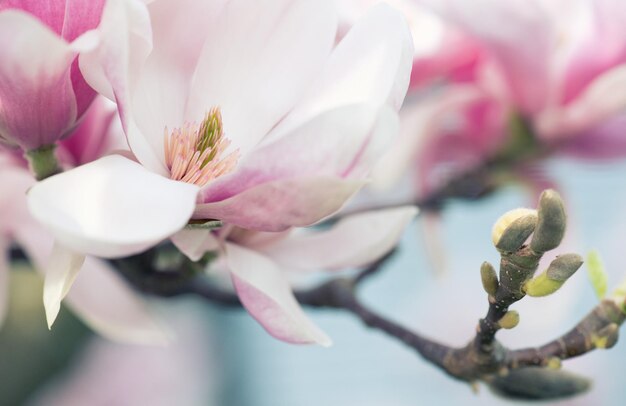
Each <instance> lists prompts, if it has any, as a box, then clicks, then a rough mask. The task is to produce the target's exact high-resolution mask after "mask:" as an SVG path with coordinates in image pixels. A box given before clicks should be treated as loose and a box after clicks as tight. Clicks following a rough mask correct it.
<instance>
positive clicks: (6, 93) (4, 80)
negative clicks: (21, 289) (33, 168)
mask: <svg viewBox="0 0 626 406" xmlns="http://www.w3.org/2000/svg"><path fill="white" fill-rule="evenodd" d="M75 56H76V54H75V52H74V51H73V50H72V49H71V48H70V46H69V45H68V44H67V43H66V42H65V41H63V40H62V39H61V38H60V37H58V36H56V35H55V34H54V33H53V32H52V31H50V30H49V29H48V28H47V27H45V26H44V25H42V24H41V23H40V22H39V21H37V20H36V19H35V18H34V17H32V16H31V15H29V14H26V13H24V12H21V11H17V10H7V11H3V12H0V60H2V63H1V64H0V138H4V139H5V140H7V141H9V142H10V143H13V144H18V145H20V146H21V147H22V148H24V149H27V150H31V149H35V148H38V147H40V146H43V145H50V144H53V143H54V142H55V141H56V140H58V139H59V138H61V137H62V136H63V135H65V134H66V133H67V131H68V130H69V129H70V128H71V126H72V125H73V124H74V121H75V120H76V99H75V97H74V92H73V89H72V81H71V76H70V70H71V69H70V68H71V64H72V61H73V60H74V57H75Z"/></svg>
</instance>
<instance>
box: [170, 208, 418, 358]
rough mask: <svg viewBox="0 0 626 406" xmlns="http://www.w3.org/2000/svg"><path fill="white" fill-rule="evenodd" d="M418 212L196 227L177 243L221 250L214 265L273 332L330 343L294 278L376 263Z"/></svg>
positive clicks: (195, 249) (196, 254)
mask: <svg viewBox="0 0 626 406" xmlns="http://www.w3.org/2000/svg"><path fill="white" fill-rule="evenodd" d="M416 213H417V210H416V209H415V208H414V207H402V208H397V209H389V210H381V211H376V212H368V213H362V214H357V215H353V216H349V217H346V218H344V219H342V220H341V221H339V222H338V223H336V224H335V225H334V226H333V227H331V228H329V229H326V230H311V229H291V230H288V231H285V232H282V233H268V232H259V231H250V230H245V229H242V228H238V227H227V228H224V229H221V230H217V231H208V230H197V229H196V230H193V229H192V230H184V231H181V232H179V233H177V234H176V235H175V236H174V237H173V238H172V241H173V242H174V244H176V246H177V247H178V248H179V249H180V250H181V251H182V252H184V253H185V254H186V255H187V256H188V257H189V258H190V259H191V260H194V261H197V260H199V259H200V258H201V257H202V256H203V255H204V254H205V253H206V252H214V253H216V254H217V255H218V259H217V260H216V262H215V263H213V264H211V267H212V268H214V267H217V268H224V269H223V270H225V271H227V272H229V273H230V278H231V280H232V283H233V286H234V288H235V290H236V292H237V295H238V296H239V299H240V300H241V302H242V304H243V305H244V307H245V308H246V309H247V310H248V312H249V313H250V314H251V315H252V316H253V317H254V318H255V319H256V320H257V321H258V322H259V323H260V324H261V325H262V326H263V327H264V328H265V329H266V330H267V332H268V333H270V334H271V335H272V336H274V337H276V338H278V339H280V340H283V341H287V342H291V343H297V344H308V343H317V344H320V345H324V346H328V345H330V344H331V341H330V338H328V336H327V335H326V334H325V333H324V332H322V331H321V330H320V329H319V328H318V327H317V326H315V325H314V324H313V323H312V322H311V321H310V320H309V318H307V317H306V316H305V314H304V312H303V311H302V309H301V308H300V305H299V304H298V302H297V301H296V299H295V298H294V296H293V293H292V292H291V287H290V283H289V280H290V279H294V278H295V277H297V276H303V275H305V274H307V273H311V272H314V271H327V272H328V271H339V270H345V269H349V268H355V267H362V266H365V265H367V264H369V263H371V262H373V261H375V260H376V259H378V258H380V257H381V256H383V255H384V254H386V253H387V252H389V251H390V250H392V249H393V247H395V246H396V244H397V243H398V240H399V239H400V237H401V236H402V232H403V230H404V229H405V227H406V225H407V224H408V223H409V222H410V221H411V220H412V219H413V217H414V216H415V214H416Z"/></svg>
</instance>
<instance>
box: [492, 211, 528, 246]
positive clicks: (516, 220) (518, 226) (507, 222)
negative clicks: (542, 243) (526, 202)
mask: <svg viewBox="0 0 626 406" xmlns="http://www.w3.org/2000/svg"><path fill="white" fill-rule="evenodd" d="M536 225H537V210H534V209H526V208H519V209H514V210H511V211H508V212H506V213H504V214H503V215H502V216H500V218H499V219H498V220H497V221H496V223H495V224H494V225H493V229H492V231H491V239H492V241H493V245H495V246H496V248H498V250H500V251H508V252H514V251H517V250H518V249H519V247H521V246H522V244H524V241H526V239H527V238H528V237H529V236H530V234H532V232H533V231H534V229H535V227H536Z"/></svg>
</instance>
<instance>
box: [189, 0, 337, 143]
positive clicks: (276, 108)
mask: <svg viewBox="0 0 626 406" xmlns="http://www.w3.org/2000/svg"><path fill="white" fill-rule="evenodd" d="M331 4H332V3H331V2H329V1H327V0H321V1H320V0H316V1H310V0H256V1H249V0H233V1H230V2H229V3H228V4H227V5H226V6H225V7H224V10H223V12H222V13H221V15H220V17H219V18H218V19H217V21H216V23H215V24H213V25H208V29H207V32H204V33H202V35H206V37H207V42H206V44H205V46H204V49H203V52H202V55H201V57H200V61H199V63H198V66H197V69H196V73H195V76H194V80H193V84H192V87H191V96H190V100H189V103H188V112H187V119H189V120H192V121H193V120H196V121H198V120H200V119H201V118H202V116H203V115H204V114H205V113H206V111H207V110H208V109H210V108H211V107H213V106H220V107H221V109H222V115H223V117H224V129H225V133H226V135H227V136H228V137H229V138H230V139H231V140H232V142H233V146H234V147H238V148H240V150H241V152H243V153H245V152H246V151H248V150H249V149H251V148H252V147H254V145H256V143H257V142H258V141H259V140H260V139H261V137H263V136H264V135H265V134H266V133H267V131H269V130H270V129H271V128H272V127H273V126H274V125H275V124H276V123H277V122H278V121H279V120H280V119H281V118H282V117H283V116H284V115H285V114H286V113H287V112H288V111H289V109H291V108H292V107H293V105H294V104H295V102H296V101H297V100H298V98H300V97H301V96H302V92H303V91H304V90H305V89H306V88H307V87H308V86H309V85H310V82H311V80H312V79H313V76H314V75H315V74H316V73H317V72H318V71H319V70H320V69H322V66H323V63H324V61H325V60H326V59H327V57H328V54H329V53H330V50H331V48H332V45H333V42H334V40H335V33H336V28H337V19H336V16H335V11H334V9H333V7H332V5H331Z"/></svg>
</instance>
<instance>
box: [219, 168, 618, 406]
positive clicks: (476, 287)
mask: <svg viewBox="0 0 626 406" xmlns="http://www.w3.org/2000/svg"><path fill="white" fill-rule="evenodd" d="M546 167H547V173H548V174H549V176H550V178H551V179H552V180H554V181H555V182H556V184H557V185H558V187H559V190H560V191H561V192H562V194H563V196H564V197H565V198H566V200H567V209H568V214H569V218H570V222H571V223H570V227H569V228H568V233H567V236H566V242H565V246H563V247H562V248H559V249H558V250H557V251H554V252H553V253H552V256H550V255H548V260H550V259H552V258H553V256H554V255H556V253H564V252H566V251H575V252H579V253H581V254H582V255H584V256H585V255H586V253H587V252H588V251H589V250H590V249H592V248H597V249H598V250H599V251H600V252H601V254H602V256H603V258H604V262H605V264H606V266H607V269H608V271H609V273H610V285H609V286H610V287H614V286H615V285H616V284H617V283H619V282H620V281H621V280H622V279H623V278H626V255H623V253H624V252H625V251H626V245H625V244H624V240H625V238H624V235H626V234H625V233H626V216H625V214H626V213H625V208H626V176H624V175H625V174H626V163H623V162H616V163H610V164H597V163H581V162H580V161H572V160H567V159H557V160H552V161H550V162H548V164H547V166H546ZM533 200H534V198H531V197H529V194H528V192H527V191H526V190H523V189H522V188H520V187H513V186H511V187H508V188H505V189H503V190H500V191H499V192H497V193H496V194H494V195H493V196H490V197H488V198H486V199H483V200H482V201H481V202H479V203H468V202H455V203H453V204H451V205H450V206H448V207H447V209H446V210H445V212H444V216H443V223H442V232H441V235H442V238H443V241H442V244H443V246H444V247H445V254H446V255H445V256H446V262H447V266H446V269H447V270H446V272H444V273H443V274H441V272H440V273H438V272H437V271H435V270H434V269H433V266H432V265H431V262H430V261H429V257H428V254H427V252H426V251H425V248H424V238H425V237H424V234H423V229H422V228H420V227H419V224H417V225H415V224H414V225H412V226H411V227H409V229H408V230H407V231H406V234H405V236H404V239H403V241H402V246H401V247H402V250H401V251H400V253H399V254H398V255H397V256H396V257H395V258H394V259H393V261H392V262H391V263H390V265H389V267H388V268H387V269H386V270H385V271H384V272H383V273H381V274H380V275H379V276H376V277H375V278H373V279H372V280H371V281H369V282H367V284H366V285H365V286H364V288H363V289H362V290H361V296H362V298H363V299H364V301H366V302H367V303H369V304H370V305H371V306H372V307H373V308H374V309H377V310H378V311H379V312H381V313H383V314H386V315H389V317H390V318H392V319H394V320H397V321H399V322H401V323H403V324H404V325H406V326H409V327H411V328H414V329H416V330H419V331H421V332H423V333H425V334H427V335H429V336H432V337H436V338H438V339H440V340H441V341H444V342H446V343H449V344H455V345H464V344H465V343H466V342H467V341H468V340H469V339H470V337H471V336H472V334H473V331H474V328H475V325H476V322H477V320H478V318H479V317H482V316H483V314H484V313H485V311H486V297H485V294H484V293H483V291H482V288H481V284H480V277H479V267H480V264H481V263H482V261H484V260H489V261H491V262H492V263H494V264H495V263H496V261H497V260H498V256H497V253H496V251H495V250H494V249H493V246H492V245H491V242H490V241H491V238H490V232H491V227H492V225H493V223H494V221H495V220H496V218H497V217H499V215H500V214H502V213H503V212H505V211H507V210H510V209H512V208H515V207H520V206H529V205H532V204H533ZM419 221H423V220H421V219H420V220H418V222H419ZM585 273H586V269H585V268H584V267H583V269H581V271H579V272H578V273H577V274H576V275H575V276H574V277H573V278H572V279H571V280H570V281H569V282H568V283H567V284H566V286H565V287H564V288H563V289H562V290H561V291H559V293H558V294H555V295H552V296H550V297H548V298H542V299H535V298H527V299H525V300H523V301H522V302H520V303H518V304H516V305H514V307H513V308H514V309H516V310H518V311H519V312H520V315H521V323H520V325H519V326H518V327H517V328H516V329H514V330H512V331H503V332H501V333H500V334H499V337H500V338H501V340H502V341H503V342H504V343H505V344H507V345H510V346H511V347H522V346H535V345H540V344H542V343H544V342H546V341H547V340H550V339H552V338H554V337H555V336H557V335H560V334H561V333H563V332H564V331H566V330H567V329H569V328H571V327H572V326H573V325H574V324H575V323H576V322H577V321H578V320H579V319H580V318H581V317H582V316H584V315H585V314H586V313H587V312H588V311H589V310H590V309H591V308H592V307H593V306H594V304H595V303H597V299H596V298H595V296H594V294H593V291H592V289H591V287H590V285H589V283H588V281H587V277H586V274H585ZM307 311H308V314H310V315H311V317H312V318H313V320H314V321H315V322H316V323H317V324H318V325H320V326H321V327H322V328H323V329H324V330H325V331H326V332H327V333H328V334H329V335H330V336H331V337H332V338H333V340H334V346H333V347H331V348H329V349H324V348H317V347H303V346H292V345H288V344H284V343H281V342H278V341H276V340H274V339H273V338H271V337H270V336H268V335H267V334H265V333H264V332H263V331H262V329H261V328H260V327H259V326H258V325H257V324H256V323H255V322H254V321H253V320H252V319H251V318H250V317H249V316H247V315H246V314H244V313H240V312H237V311H226V312H224V311H221V310H217V309H214V310H213V309H212V310H210V313H211V316H212V318H213V321H214V322H215V324H214V325H213V326H214V327H215V328H218V329H219V331H214V333H215V334H217V337H216V338H217V342H218V344H217V348H215V350H216V352H217V353H218V354H219V356H220V358H221V365H220V369H221V371H220V372H221V373H222V379H223V382H222V385H221V387H222V389H221V390H222V393H221V398H222V402H224V404H227V405H254V406H294V405H295V406H313V405H360V406H368V405H398V406H400V405H407V406H408V405H430V404H433V405H438V404H463V405H481V406H484V405H497V404H503V403H506V402H505V401H503V400H502V399H500V398H498V397H496V396H494V395H492V394H491V393H490V392H489V390H488V389H487V388H486V387H484V386H481V388H480V392H479V393H478V394H473V393H472V391H471V390H470V387H469V386H468V385H466V384H463V383H459V382H457V381H454V380H452V379H450V378H448V377H447V376H445V375H444V374H443V373H442V372H440V371H439V370H437V369H435V368H434V367H433V366H431V365H429V364H427V363H426V362H425V361H423V360H422V359H420V358H419V357H418V356H417V355H416V354H415V353H414V352H413V351H411V350H410V349H407V348H405V347H404V346H402V345H400V344H399V343H398V342H396V341H395V340H392V339H391V338H389V337H386V336H384V335H383V334H381V333H379V332H377V331H373V330H370V329H366V328H364V327H363V326H362V325H361V324H360V322H359V321H357V320H356V319H355V318H354V317H352V316H351V315H348V314H342V313H338V312H334V311H322V310H307ZM564 367H565V368H567V369H570V370H572V371H577V372H580V373H585V374H587V375H591V376H593V377H594V379H595V384H594V387H593V389H592V390H591V392H589V393H588V394H587V395H585V396H583V397H579V398H576V399H573V400H566V401H563V402H560V403H561V404H569V405H585V404H590V402H593V404H599V405H623V404H625V402H626V340H620V341H619V342H618V344H617V346H616V347H615V348H613V349H612V350H610V351H595V352H594V353H592V354H590V355H588V356H585V357H582V358H580V359H575V360H570V361H567V362H565V363H564Z"/></svg>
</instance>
